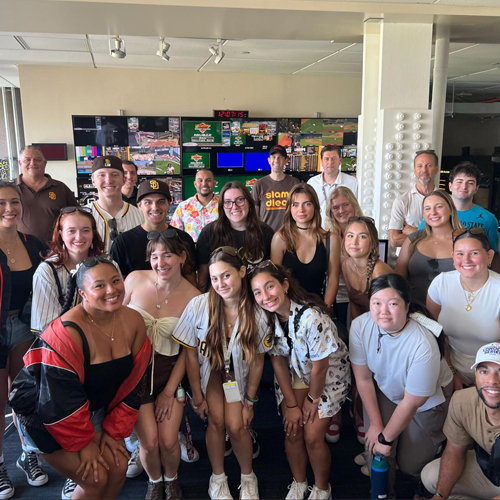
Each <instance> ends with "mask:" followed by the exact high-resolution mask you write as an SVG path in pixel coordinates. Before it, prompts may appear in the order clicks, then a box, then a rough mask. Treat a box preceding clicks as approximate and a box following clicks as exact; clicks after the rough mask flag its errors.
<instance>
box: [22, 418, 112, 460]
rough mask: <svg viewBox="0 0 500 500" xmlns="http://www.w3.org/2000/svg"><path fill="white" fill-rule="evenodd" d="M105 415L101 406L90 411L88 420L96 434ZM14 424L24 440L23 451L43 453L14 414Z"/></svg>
mask: <svg viewBox="0 0 500 500" xmlns="http://www.w3.org/2000/svg"><path fill="white" fill-rule="evenodd" d="M105 417H106V412H105V410H104V408H101V409H99V410H96V411H93V412H91V413H90V422H91V423H92V425H93V426H94V430H95V432H96V434H97V433H98V432H102V424H103V422H104V419H105ZM16 424H17V425H16V426H17V430H18V432H19V435H20V436H21V438H22V439H21V442H24V444H23V445H22V446H23V451H24V452H30V451H33V452H35V453H37V454H38V455H41V454H43V451H41V450H40V449H39V448H38V446H37V445H36V444H35V441H33V438H32V437H31V436H30V435H29V432H28V429H27V428H26V426H25V425H23V424H21V423H20V422H19V419H18V418H17V415H16Z"/></svg>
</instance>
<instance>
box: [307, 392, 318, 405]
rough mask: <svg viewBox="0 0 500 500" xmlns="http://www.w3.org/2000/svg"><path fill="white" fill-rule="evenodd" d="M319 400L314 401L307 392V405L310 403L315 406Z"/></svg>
mask: <svg viewBox="0 0 500 500" xmlns="http://www.w3.org/2000/svg"><path fill="white" fill-rule="evenodd" d="M320 399H321V398H316V399H314V398H313V397H312V396H311V393H309V392H308V393H307V400H308V401H309V403H312V404H315V405H317V404H318V403H319V400H320Z"/></svg>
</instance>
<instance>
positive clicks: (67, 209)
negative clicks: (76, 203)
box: [59, 207, 92, 215]
mask: <svg viewBox="0 0 500 500" xmlns="http://www.w3.org/2000/svg"><path fill="white" fill-rule="evenodd" d="M76 211H78V212H81V213H82V214H90V215H92V210H91V209H90V208H89V207H64V208H61V210H60V211H59V213H60V214H61V215H63V214H72V213H74V212H76Z"/></svg>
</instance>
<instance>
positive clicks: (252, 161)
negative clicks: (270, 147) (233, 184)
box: [245, 152, 271, 172]
mask: <svg viewBox="0 0 500 500" xmlns="http://www.w3.org/2000/svg"><path fill="white" fill-rule="evenodd" d="M245 171H246V172H270V171H271V165H269V153H267V152H266V153H262V152H261V153H251V152H248V153H245Z"/></svg>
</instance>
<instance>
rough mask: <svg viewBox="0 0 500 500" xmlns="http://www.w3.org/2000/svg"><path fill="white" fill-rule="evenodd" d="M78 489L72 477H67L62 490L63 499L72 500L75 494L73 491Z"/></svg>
mask: <svg viewBox="0 0 500 500" xmlns="http://www.w3.org/2000/svg"><path fill="white" fill-rule="evenodd" d="M75 489H76V483H75V482H74V481H73V480H72V479H66V481H64V486H63V489H62V492H61V499H62V500H71V497H72V496H73V491H75Z"/></svg>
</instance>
